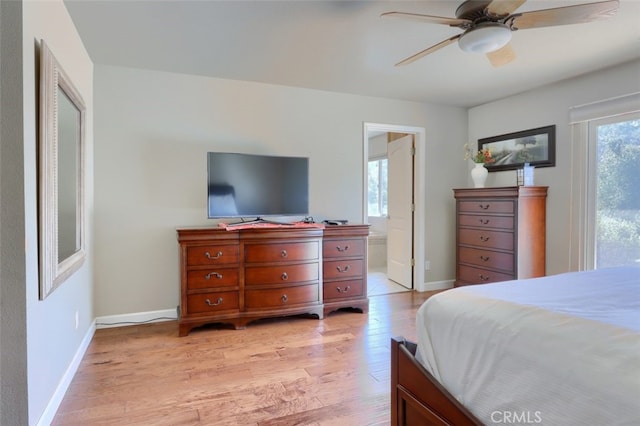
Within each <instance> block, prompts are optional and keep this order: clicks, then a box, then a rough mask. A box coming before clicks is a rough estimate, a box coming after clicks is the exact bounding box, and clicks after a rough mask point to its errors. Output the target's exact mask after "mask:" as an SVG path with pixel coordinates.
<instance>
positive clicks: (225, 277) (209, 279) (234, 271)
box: [187, 268, 238, 290]
mask: <svg viewBox="0 0 640 426" xmlns="http://www.w3.org/2000/svg"><path fill="white" fill-rule="evenodd" d="M237 285H238V268H217V269H211V268H210V269H196V270H190V271H188V272H187V288H188V289H189V290H195V289H203V288H216V287H232V286H237Z"/></svg>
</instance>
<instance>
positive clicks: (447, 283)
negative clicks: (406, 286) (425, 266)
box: [416, 280, 454, 291]
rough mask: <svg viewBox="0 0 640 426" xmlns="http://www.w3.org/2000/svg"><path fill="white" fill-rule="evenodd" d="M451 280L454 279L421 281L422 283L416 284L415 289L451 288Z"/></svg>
mask: <svg viewBox="0 0 640 426" xmlns="http://www.w3.org/2000/svg"><path fill="white" fill-rule="evenodd" d="M453 282H454V280H444V281H431V282H428V283H422V285H420V284H418V285H417V286H416V291H433V290H446V289H448V288H453Z"/></svg>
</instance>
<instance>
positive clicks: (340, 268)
mask: <svg viewBox="0 0 640 426" xmlns="http://www.w3.org/2000/svg"><path fill="white" fill-rule="evenodd" d="M336 269H337V270H338V272H347V271H348V270H349V269H351V266H350V265H347V266H345V267H344V268H342V267H340V266H336Z"/></svg>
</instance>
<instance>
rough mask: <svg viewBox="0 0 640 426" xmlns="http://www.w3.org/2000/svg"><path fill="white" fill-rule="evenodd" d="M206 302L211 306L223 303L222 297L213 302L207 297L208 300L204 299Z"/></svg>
mask: <svg viewBox="0 0 640 426" xmlns="http://www.w3.org/2000/svg"><path fill="white" fill-rule="evenodd" d="M204 303H206V304H207V305H209V306H218V305H221V304H222V297H218V300H216V302H215V303H211V300H209V299H206V300H205V301H204Z"/></svg>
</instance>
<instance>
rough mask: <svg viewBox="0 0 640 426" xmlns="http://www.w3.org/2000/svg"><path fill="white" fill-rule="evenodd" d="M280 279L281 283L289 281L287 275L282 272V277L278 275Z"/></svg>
mask: <svg viewBox="0 0 640 426" xmlns="http://www.w3.org/2000/svg"><path fill="white" fill-rule="evenodd" d="M280 278H282V281H286V280H288V279H289V275H287V273H286V272H283V273H282V275H280Z"/></svg>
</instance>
